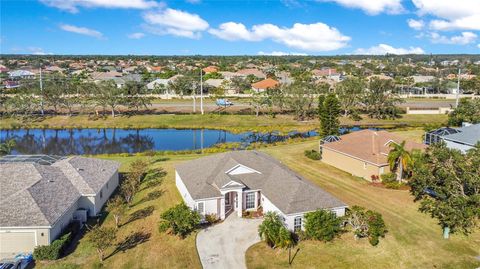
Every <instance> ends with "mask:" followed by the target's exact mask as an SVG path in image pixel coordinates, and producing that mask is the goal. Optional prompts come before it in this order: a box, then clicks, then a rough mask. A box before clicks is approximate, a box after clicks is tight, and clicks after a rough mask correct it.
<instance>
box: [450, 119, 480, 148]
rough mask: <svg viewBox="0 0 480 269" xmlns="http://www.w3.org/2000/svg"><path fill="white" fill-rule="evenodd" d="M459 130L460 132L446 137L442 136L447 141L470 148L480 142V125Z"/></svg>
mask: <svg viewBox="0 0 480 269" xmlns="http://www.w3.org/2000/svg"><path fill="white" fill-rule="evenodd" d="M457 130H459V131H460V132H459V133H455V134H449V135H445V136H442V138H443V139H445V140H449V141H456V142H460V143H463V144H467V145H470V146H475V144H477V143H478V141H480V123H478V124H472V125H470V126H465V127H462V128H458V129H457Z"/></svg>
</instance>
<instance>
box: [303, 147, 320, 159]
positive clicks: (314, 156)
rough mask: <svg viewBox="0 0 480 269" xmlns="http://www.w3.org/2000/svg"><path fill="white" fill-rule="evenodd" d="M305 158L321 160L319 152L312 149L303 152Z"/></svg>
mask: <svg viewBox="0 0 480 269" xmlns="http://www.w3.org/2000/svg"><path fill="white" fill-rule="evenodd" d="M304 154H305V156H306V157H307V158H309V159H312V160H317V161H318V160H320V159H321V158H322V155H320V152H318V151H316V150H314V149H312V150H305V152H304Z"/></svg>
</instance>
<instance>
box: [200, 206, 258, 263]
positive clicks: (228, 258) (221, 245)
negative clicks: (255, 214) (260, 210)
mask: <svg viewBox="0 0 480 269" xmlns="http://www.w3.org/2000/svg"><path fill="white" fill-rule="evenodd" d="M261 222H262V220H261V219H242V218H239V217H238V216H237V215H236V214H230V216H228V217H227V219H226V220H225V221H224V222H222V223H220V224H217V225H215V226H212V227H209V228H206V229H204V230H202V231H200V233H198V235H197V250H198V254H199V255H200V260H201V262H202V266H203V268H204V269H211V268H215V269H216V268H219V269H220V268H222V269H223V268H229V269H237V268H239V269H243V268H247V267H246V265H245V252H246V251H247V249H248V247H250V246H251V245H253V244H255V243H257V242H259V241H260V237H259V236H258V225H260V223H261Z"/></svg>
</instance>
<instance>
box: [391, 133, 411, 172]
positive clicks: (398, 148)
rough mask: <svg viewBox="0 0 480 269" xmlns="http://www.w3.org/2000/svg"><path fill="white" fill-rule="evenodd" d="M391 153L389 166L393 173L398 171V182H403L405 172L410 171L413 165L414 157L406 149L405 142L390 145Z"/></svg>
mask: <svg viewBox="0 0 480 269" xmlns="http://www.w3.org/2000/svg"><path fill="white" fill-rule="evenodd" d="M390 148H391V150H390V152H389V153H388V164H389V165H390V170H391V171H395V170H396V171H397V180H398V181H402V178H403V172H404V170H406V171H408V170H410V167H411V165H412V156H411V154H410V152H408V150H406V149H405V141H403V142H402V143H400V144H397V143H395V142H394V143H390Z"/></svg>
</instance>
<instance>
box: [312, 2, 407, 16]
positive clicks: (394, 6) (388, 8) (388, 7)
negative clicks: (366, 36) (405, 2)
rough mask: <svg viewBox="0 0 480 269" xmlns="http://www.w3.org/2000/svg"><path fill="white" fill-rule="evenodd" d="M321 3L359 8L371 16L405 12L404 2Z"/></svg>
mask: <svg viewBox="0 0 480 269" xmlns="http://www.w3.org/2000/svg"><path fill="white" fill-rule="evenodd" d="M317 1H319V2H335V3H337V4H339V5H342V6H344V7H348V8H359V9H361V10H363V11H364V12H366V13H367V14H369V15H377V14H380V13H383V12H386V13H389V14H398V13H401V12H403V11H404V8H403V6H402V0H317Z"/></svg>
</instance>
